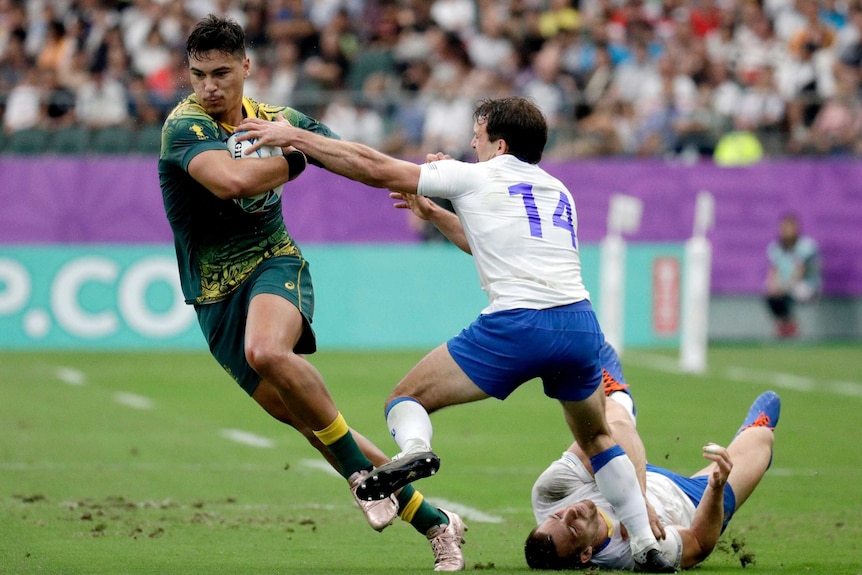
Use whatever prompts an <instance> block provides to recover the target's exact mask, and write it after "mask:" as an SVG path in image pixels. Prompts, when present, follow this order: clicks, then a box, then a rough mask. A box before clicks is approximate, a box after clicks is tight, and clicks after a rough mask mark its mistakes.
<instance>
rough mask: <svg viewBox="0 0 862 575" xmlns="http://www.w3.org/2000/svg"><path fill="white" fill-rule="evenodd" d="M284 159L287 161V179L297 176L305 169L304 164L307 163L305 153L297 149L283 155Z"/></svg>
mask: <svg viewBox="0 0 862 575" xmlns="http://www.w3.org/2000/svg"><path fill="white" fill-rule="evenodd" d="M284 160H285V161H286V162H287V169H288V171H289V174H288V175H289V177H290V179H289V180H288V181H290V180H292V179H294V178H296V177H297V176H299V174H301V173H302V172H303V170H305V166H306V165H307V163H306V160H305V154H303V153H302V152H300V151H299V150H291V151H290V152H288V153H287V154H285V155H284Z"/></svg>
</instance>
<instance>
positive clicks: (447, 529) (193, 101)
mask: <svg viewBox="0 0 862 575" xmlns="http://www.w3.org/2000/svg"><path fill="white" fill-rule="evenodd" d="M186 53H187V56H188V69H189V75H190V79H191V85H192V88H193V90H194V93H193V94H191V95H189V96H188V97H187V98H185V99H184V100H183V101H181V102H180V103H179V104H178V105H177V106H176V108H174V110H173V111H172V112H171V114H170V115H169V116H168V118H167V120H166V121H165V124H164V127H163V129H162V145H161V153H160V156H159V165H158V169H159V182H160V186H161V190H162V197H163V200H164V204H165V211H166V213H167V218H168V221H169V222H170V225H171V228H172V230H173V234H174V244H175V248H176V253H177V262H178V264H179V272H180V281H181V285H182V289H183V295H184V297H185V300H186V303H188V304H190V305H193V306H194V308H195V311H196V313H197V317H198V321H199V323H200V326H201V329H202V330H203V333H204V336H205V337H206V340H207V343H208V344H209V348H210V351H211V352H212V354H213V356H215V358H216V359H217V360H218V362H219V363H220V364H221V365H222V367H223V368H224V369H225V370H226V371H227V372H228V373H229V374H230V375H231V377H233V378H234V380H236V382H237V383H238V384H239V385H240V387H242V389H243V390H245V392H246V393H248V394H249V395H250V396H251V398H252V399H254V400H255V401H256V402H257V403H258V404H259V405H260V406H261V407H263V409H264V410H266V412H267V413H269V414H270V415H271V416H273V417H274V418H275V419H277V420H279V421H281V422H284V423H286V424H288V425H291V426H293V427H295V428H296V429H297V430H299V431H300V432H301V433H302V434H303V435H304V436H305V437H306V438H307V439H308V440H309V442H310V443H311V444H312V445H314V446H315V447H316V448H317V449H318V450H319V451H320V452H321V453H322V454H323V456H324V457H325V458H326V459H327V460H328V461H329V462H330V464H332V466H333V467H334V468H335V469H336V470H337V471H339V472H340V473H341V475H342V476H344V478H345V479H347V481H348V484H349V485H350V488H351V490H352V491H353V493H354V498H355V499H356V501H357V502H358V503H359V505H360V507H361V508H362V510H363V512H364V513H365V515H366V518H367V519H368V522H369V523H370V524H371V526H372V527H374V528H375V529H377V530H378V531H379V530H382V529H384V528H385V527H386V526H387V525H389V524H391V523H392V521H393V520H394V518H395V516H396V514H400V516H401V517H402V519H404V520H405V521H408V522H410V523H411V524H412V525H413V527H414V528H415V529H416V530H417V531H419V532H420V533H422V534H423V535H425V536H426V537H427V538H428V539H429V541H430V543H431V547H432V549H433V551H434V555H435V570H438V571H454V570H460V569H463V568H464V559H463V556H462V554H461V543H462V542H463V534H464V531H465V530H466V527H465V526H464V524H463V522H462V521H461V519H460V518H459V517H458V516H457V515H456V514H454V513H451V512H447V511H443V510H440V509H437V508H435V507H433V506H431V505H430V504H429V503H428V502H426V501H424V499H423V497H422V495H421V494H420V493H419V492H418V491H416V490H415V489H413V488H412V487H411V486H407V487H406V488H405V489H403V490H402V491H401V492H400V493H397V494H395V495H394V496H392V497H390V498H388V499H383V500H382V501H374V502H370V501H360V500H359V499H358V498H356V488H357V487H358V485H359V484H360V483H361V482H362V481H363V479H364V477H365V476H366V475H367V474H368V472H369V471H370V470H371V469H372V468H373V465H381V464H383V463H385V462H386V461H388V459H387V458H386V456H385V455H384V454H383V453H382V452H381V451H380V450H379V449H377V448H376V447H375V446H374V445H373V444H372V443H371V442H370V441H368V440H367V439H366V438H364V437H362V436H361V435H360V434H358V433H356V432H355V431H353V430H351V429H350V428H349V427H348V425H347V423H346V421H345V420H344V417H343V416H342V415H341V413H340V412H339V411H338V409H337V408H336V406H335V403H334V402H333V400H332V397H331V396H330V394H329V392H328V390H327V388H326V385H325V383H324V382H323V379H322V377H321V375H320V373H319V372H318V371H317V369H315V367H314V366H313V365H312V364H311V363H310V362H309V361H308V360H306V359H305V357H304V354H309V353H313V352H314V351H315V349H316V343H315V336H314V332H313V331H312V329H311V321H312V315H313V311H314V291H313V288H312V283H311V276H310V274H309V270H308V265H307V262H306V260H305V259H304V258H303V256H302V252H301V251H300V249H299V247H298V246H297V245H296V243H295V242H294V241H293V238H291V236H290V234H289V233H288V231H287V229H286V227H285V224H284V218H283V215H282V210H281V199H280V198H277V199H276V201H273V202H271V203H270V204H269V205H268V206H267V207H266V209H262V210H255V211H254V212H247V211H245V210H244V209H243V208H242V207H241V206H240V205H239V204H238V203H237V202H235V201H234V200H238V199H243V198H250V197H253V196H258V195H260V194H263V193H266V192H268V191H269V190H272V189H273V188H277V187H278V186H281V185H283V184H285V183H286V182H288V181H290V180H293V179H294V178H296V177H297V176H299V175H300V174H301V173H302V171H303V170H304V169H305V166H306V157H305V156H304V155H303V154H302V153H300V152H298V151H296V150H293V149H291V148H285V149H284V150H283V155H278V156H273V157H263V158H256V157H255V158H243V159H242V161H235V160H234V158H233V154H232V151H229V150H228V147H227V145H226V143H225V142H226V140H227V139H228V138H229V137H230V136H231V134H232V133H233V131H234V129H235V127H236V126H237V125H239V124H240V122H242V120H243V119H244V118H246V117H254V118H260V119H264V120H272V119H275V117H276V116H277V115H278V114H282V115H283V116H284V117H285V118H288V119H289V120H290V122H291V123H292V124H293V125H295V126H299V127H302V128H303V129H305V130H309V131H312V132H316V133H319V134H322V135H324V136H328V137H336V136H335V135H334V134H332V132H331V131H330V130H329V128H327V127H326V126H324V125H322V124H320V123H319V122H317V121H316V120H314V119H312V118H309V117H308V116H306V115H304V114H302V113H300V112H298V111H296V110H294V109H291V108H288V107H286V106H271V105H267V104H263V103H259V102H256V101H254V100H252V99H251V98H247V97H244V96H243V87H244V83H245V79H246V78H247V77H248V76H249V71H250V62H249V59H248V57H247V56H246V51H245V34H244V31H243V29H242V28H241V27H240V26H239V25H238V24H237V23H236V22H234V21H233V20H230V19H223V18H219V17H216V16H213V15H210V16H208V17H206V18H204V19H203V20H201V21H200V22H198V23H197V24H196V25H195V27H194V29H193V30H192V32H191V34H190V35H189V38H188V40H187V43H186ZM312 161H313V160H312Z"/></svg>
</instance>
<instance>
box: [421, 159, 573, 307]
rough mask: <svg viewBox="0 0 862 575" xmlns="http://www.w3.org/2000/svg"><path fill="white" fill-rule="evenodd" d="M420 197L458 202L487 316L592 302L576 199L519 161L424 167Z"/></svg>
mask: <svg viewBox="0 0 862 575" xmlns="http://www.w3.org/2000/svg"><path fill="white" fill-rule="evenodd" d="M417 193H419V194H420V195H423V196H428V197H436V198H446V199H448V200H450V201H451V202H452V205H453V206H454V208H455V212H456V213H457V214H458V217H459V219H460V220H461V225H462V226H463V227H464V233H465V235H466V237H467V241H468V243H469V244H470V249H471V251H472V252H473V260H474V261H475V263H476V269H477V270H478V272H479V280H480V282H481V284H482V289H483V290H484V291H485V293H486V294H487V295H488V301H489V305H488V307H486V308H485V309H484V310H482V313H491V312H495V311H500V310H506V309H516V308H527V309H545V308H550V307H556V306H560V305H567V304H571V303H575V302H578V301H581V300H584V299H589V297H590V294H589V293H588V292H587V290H586V288H585V287H584V283H583V280H582V278H581V259H580V254H579V253H578V239H577V230H578V218H577V213H576V211H575V201H574V199H573V198H572V195H571V193H570V192H569V191H568V190H567V189H566V187H565V186H564V185H563V184H562V182H560V181H559V180H558V179H556V178H554V177H552V176H551V175H550V174H548V173H547V172H545V171H544V170H543V169H541V168H540V167H538V166H536V165H533V164H529V163H527V162H524V161H521V160H519V159H518V158H516V157H515V156H512V155H511V154H505V155H502V156H496V157H494V158H492V159H491V160H488V161H487V162H478V163H475V164H471V163H466V162H459V161H456V160H441V161H437V162H431V163H427V164H424V165H423V166H422V171H421V175H420V177H419V186H418V190H417Z"/></svg>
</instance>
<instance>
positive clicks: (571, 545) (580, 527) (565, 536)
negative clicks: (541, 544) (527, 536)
mask: <svg viewBox="0 0 862 575" xmlns="http://www.w3.org/2000/svg"><path fill="white" fill-rule="evenodd" d="M599 519H600V518H599V515H598V511H597V510H596V505H595V503H593V502H592V501H590V500H589V499H584V500H583V501H579V502H577V503H575V504H573V505H569V506H568V507H564V508H563V509H560V510H559V511H557V512H556V513H554V514H553V515H551V516H550V517H548V518H547V519H545V521H544V522H542V524H541V525H539V527H538V530H537V531H538V532H540V533H547V534H548V535H550V536H551V539H552V540H553V541H554V547H556V549H557V555H558V556H559V557H562V558H565V557H573V556H578V555H580V556H581V560H582V561H587V560H589V556H586V557H584V553H585V551H586V550H587V548H588V547H590V546H591V545H592V544H593V542H594V541H595V540H596V535H597V534H598V529H599ZM590 555H591V553H590Z"/></svg>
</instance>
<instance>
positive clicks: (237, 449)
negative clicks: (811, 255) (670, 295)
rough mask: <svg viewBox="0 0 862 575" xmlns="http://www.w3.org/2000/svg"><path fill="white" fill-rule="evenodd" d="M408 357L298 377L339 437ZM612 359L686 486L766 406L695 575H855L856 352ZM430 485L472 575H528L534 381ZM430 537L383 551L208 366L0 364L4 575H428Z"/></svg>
mask: <svg viewBox="0 0 862 575" xmlns="http://www.w3.org/2000/svg"><path fill="white" fill-rule="evenodd" d="M421 355H422V354H421V353H420V352H415V353H410V352H387V353H370V352H368V353H366V352H362V353H346V352H334V351H330V352H323V353H318V354H316V355H315V356H312V357H311V360H312V361H313V363H314V364H315V365H316V366H317V367H318V369H320V371H321V372H322V373H323V376H324V378H325V379H326V380H327V383H328V385H329V388H330V390H331V392H332V394H333V396H334V398H335V400H336V403H337V404H338V406H339V408H340V409H341V410H342V412H343V413H344V415H345V417H346V418H347V421H348V423H350V424H351V425H352V426H354V427H355V428H357V429H359V430H360V431H362V432H363V433H364V434H365V435H367V436H368V437H370V438H371V439H372V440H373V441H375V442H376V443H377V444H378V445H379V446H381V447H382V448H383V449H384V451H386V452H388V453H392V452H394V451H395V445H394V443H393V442H392V441H391V439H389V437H388V436H387V433H386V429H385V423H384V420H383V415H382V405H383V401H384V399H385V397H386V395H387V394H388V392H389V391H390V390H391V388H392V386H393V385H394V384H395V383H396V382H397V381H398V380H399V378H400V377H401V376H402V375H403V374H404V373H406V371H407V370H408V369H409V368H410V367H411V366H412V365H413V363H414V362H415V361H416V360H418V359H419V358H420V357H421ZM675 363H676V362H675V356H674V354H673V353H672V352H666V353H662V352H653V351H650V352H646V351H636V350H631V351H628V352H627V353H626V355H625V356H624V357H623V366H624V369H625V372H626V377H627V379H628V380H629V382H630V383H631V384H632V386H633V391H634V395H635V399H636V402H637V406H638V412H639V422H638V425H639V428H640V431H641V434H642V436H643V439H644V443H645V444H646V447H647V453H648V455H649V457H650V460H651V461H652V462H654V463H657V464H659V465H664V466H666V467H670V468H671V469H674V470H676V471H679V472H682V473H691V472H693V471H695V470H696V469H698V468H700V467H701V464H702V460H701V458H700V456H699V453H700V447H701V446H702V445H703V444H704V443H705V442H707V441H716V442H718V443H724V444H726V443H727V442H728V441H729V440H730V438H731V437H732V435H733V433H734V432H735V430H736V428H737V427H738V426H739V424H740V422H741V420H742V418H743V416H744V414H745V412H746V410H747V408H748V406H749V404H750V403H751V401H752V400H753V399H754V397H756V396H757V395H758V394H759V393H760V392H762V391H765V390H766V389H775V390H776V391H777V392H778V393H779V394H780V395H781V397H782V400H783V410H782V414H781V422H780V424H779V426H778V430H777V441H776V451H775V459H774V462H773V466H772V469H770V471H769V472H768V473H767V475H766V477H765V478H764V480H763V482H762V483H761V485H760V487H758V489H757V490H756V491H755V493H754V495H753V496H752V498H751V499H750V500H749V501H748V502H747V503H746V505H745V506H744V507H743V508H742V510H741V511H740V512H739V513H738V514H737V516H736V518H735V519H734V520H733V522H732V523H731V524H730V527H729V528H728V529H727V531H726V532H725V534H724V535H723V537H722V540H721V542H720V544H719V545H720V546H719V549H718V550H716V552H715V553H714V554H713V555H712V557H710V558H709V559H708V560H707V561H706V562H705V563H704V564H703V565H702V566H700V567H699V568H698V570H699V571H700V572H705V573H715V574H725V573H728V574H730V573H736V574H738V573H740V572H741V571H742V569H743V568H744V569H745V572H746V573H770V574H771V573H794V574H795V573H808V574H813V575H818V574H827V573H828V574H830V575H834V574H839V575H840V574H847V575H859V574H862V549H860V548H862V489H860V487H859V486H860V484H862V456H860V454H859V450H858V443H857V441H858V437H859V435H860V424H859V420H860V418H859V413H860V408H862V347H860V346H859V345H836V346H821V347H814V346H805V345H787V346H727V347H713V348H712V349H710V352H709V365H710V370H709V372H708V373H707V374H706V375H704V376H691V375H685V374H680V373H677V372H675V369H674V367H675ZM432 421H433V422H434V425H435V438H434V447H435V451H437V453H438V454H439V455H440V456H441V459H442V466H441V470H440V473H439V474H438V475H436V476H435V477H433V478H429V479H425V480H422V481H420V482H418V483H417V484H416V487H417V488H418V489H419V490H420V491H422V492H423V493H424V494H425V495H426V497H427V498H429V499H430V500H431V501H432V502H434V503H436V504H438V505H440V506H443V507H448V508H451V509H454V510H455V511H457V512H459V513H461V514H462V516H463V517H464V519H465V522H466V523H467V525H468V526H469V531H468V533H467V544H466V545H465V547H464V553H465V557H466V560H467V569H468V570H487V571H491V572H494V573H500V574H504V573H526V572H529V570H528V569H527V567H526V565H525V563H524V559H523V554H522V544H523V540H524V538H525V537H526V534H527V533H528V531H529V530H530V528H531V527H532V526H533V524H532V512H531V510H530V502H529V493H530V488H531V486H532V483H533V481H534V480H535V478H536V476H537V475H538V474H539V473H540V472H541V471H542V470H543V469H544V468H545V466H546V465H547V464H548V463H549V462H550V461H552V460H553V459H555V458H557V457H558V456H559V454H560V452H561V451H562V450H563V449H564V448H565V447H566V446H567V444H568V442H569V435H568V432H567V430H566V428H565V426H564V424H563V421H562V415H561V411H560V408H559V407H558V406H557V404H556V403H554V402H553V401H551V400H549V399H547V398H545V397H544V396H543V395H542V393H541V388H540V386H539V385H538V383H536V382H531V383H529V384H527V385H526V386H524V387H522V388H521V389H519V390H518V391H517V392H516V393H515V394H514V395H513V396H512V397H511V398H510V399H508V400H507V401H505V402H498V401H496V400H488V401H484V402H479V403H476V404H470V405H464V406H458V407H454V408H450V409H446V410H443V411H441V412H439V413H437V414H434V415H433V416H432ZM432 567H433V556H432V554H431V550H430V547H429V546H428V544H427V542H426V541H425V540H424V537H422V536H421V535H419V534H418V533H416V532H415V531H414V530H413V529H412V527H410V526H409V525H406V524H404V523H403V522H401V521H400V520H399V521H398V522H396V524H395V525H393V526H392V527H390V528H389V529H387V530H386V531H385V532H384V533H382V534H379V533H376V532H374V531H372V530H371V529H370V528H369V527H368V526H367V524H366V523H365V520H364V519H363V517H362V515H361V513H360V512H359V511H358V509H356V507H355V506H354V504H353V501H352V499H351V496H350V493H349V491H348V489H347V485H346V482H345V481H344V480H343V479H341V478H339V477H337V476H336V475H334V473H332V472H331V471H328V470H327V469H326V468H325V464H324V463H323V460H322V458H321V457H319V455H318V454H317V452H316V451H314V450H313V449H312V448H310V447H309V446H308V445H307V444H306V443H305V442H304V440H303V439H302V438H301V437H300V436H299V434H297V433H296V432H294V431H293V430H291V429H288V428H286V427H284V426H282V425H281V424H279V423H277V422H275V421H274V420H272V419H270V418H269V417H268V416H267V415H266V414H264V413H263V411H262V410H260V409H259V408H258V407H257V406H256V405H255V404H254V403H253V402H252V401H251V400H249V399H248V398H247V397H246V396H245V395H244V394H243V393H242V391H241V390H240V389H239V388H238V387H236V386H235V385H234V384H233V382H232V381H231V380H230V379H229V378H228V377H227V376H226V375H225V374H224V373H223V372H222V371H221V370H220V368H219V367H218V366H217V365H216V363H215V361H214V360H213V359H211V358H210V357H209V356H208V355H207V354H205V353H149V352H148V353H122V354H121V353H81V352H75V353H72V352H69V353H24V352H15V353H11V352H4V353H0V573H3V574H6V573H10V574H11V573H16V574H17V573H50V574H69V575H73V574H111V575H116V574H125V573H128V574H137V573H141V574H174V573H176V574H179V573H182V574H188V573H194V574H219V573H225V574H256V573H267V574H272V573H304V574H318V573H320V574H322V573H343V574H353V573H356V574H364V573H393V574H394V573H399V574H401V573H405V574H411V573H428V572H430V571H431V569H432Z"/></svg>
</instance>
